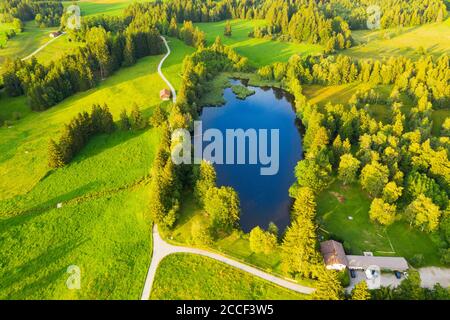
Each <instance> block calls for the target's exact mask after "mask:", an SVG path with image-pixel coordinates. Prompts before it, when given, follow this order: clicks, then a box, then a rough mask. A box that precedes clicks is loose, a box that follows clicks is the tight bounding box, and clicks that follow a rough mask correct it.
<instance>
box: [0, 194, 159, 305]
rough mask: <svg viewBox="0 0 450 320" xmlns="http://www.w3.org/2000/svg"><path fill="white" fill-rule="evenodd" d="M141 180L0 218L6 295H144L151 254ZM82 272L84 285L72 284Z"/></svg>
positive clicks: (1, 279) (0, 294)
mask: <svg viewBox="0 0 450 320" xmlns="http://www.w3.org/2000/svg"><path fill="white" fill-rule="evenodd" d="M147 199H148V190H147V188H145V187H140V188H138V189H134V190H133V192H131V191H128V190H127V191H122V192H119V193H116V194H110V195H108V196H103V197H101V198H98V199H96V198H94V199H89V200H86V201H85V202H81V203H74V204H69V205H67V206H66V205H65V206H64V207H63V208H61V209H51V210H45V211H35V212H33V213H29V214H26V215H21V216H17V217H6V218H4V217H2V218H0V238H1V239H2V241H0V261H1V270H2V272H1V273H0V283H1V286H0V299H139V298H140V294H141V291H142V286H143V283H144V280H145V276H146V269H147V267H148V264H149V261H150V253H151V232H150V230H151V225H150V221H148V219H147V218H146V217H145V214H144V213H145V211H146V205H147V203H148V202H147ZM71 265H76V266H78V267H79V268H80V271H81V274H80V275H81V278H80V280H81V287H80V290H69V289H68V288H67V286H66V281H67V280H68V278H69V276H70V274H68V273H67V272H66V271H67V268H68V267H69V266H71Z"/></svg>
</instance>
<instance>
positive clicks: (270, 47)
mask: <svg viewBox="0 0 450 320" xmlns="http://www.w3.org/2000/svg"><path fill="white" fill-rule="evenodd" d="M230 22H231V27H232V34H231V37H225V36H224V35H223V32H224V28H225V24H226V21H220V22H208V23H196V24H195V25H196V26H197V27H199V28H200V29H201V30H202V31H204V32H205V33H206V41H207V42H208V44H212V43H213V42H214V40H215V39H216V37H217V36H220V37H221V38H222V42H223V44H225V45H228V46H230V47H232V48H234V49H235V50H236V52H237V53H239V54H240V55H243V56H245V57H247V58H248V59H249V61H250V62H251V63H252V64H253V65H254V66H256V67H260V66H263V65H267V64H270V63H273V62H277V61H280V62H285V61H287V60H288V59H289V58H290V57H291V56H292V55H294V54H301V55H308V54H317V53H320V52H321V51H322V49H323V48H322V46H320V45H314V44H307V43H291V42H281V41H273V40H269V39H258V38H250V37H249V36H248V33H249V32H250V31H252V30H253V28H254V27H255V26H261V25H264V24H265V22H264V21H263V20H251V21H250V20H231V21H230Z"/></svg>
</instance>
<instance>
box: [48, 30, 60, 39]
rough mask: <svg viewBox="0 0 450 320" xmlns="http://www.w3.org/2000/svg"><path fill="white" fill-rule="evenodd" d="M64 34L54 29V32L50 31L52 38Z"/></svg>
mask: <svg viewBox="0 0 450 320" xmlns="http://www.w3.org/2000/svg"><path fill="white" fill-rule="evenodd" d="M61 34H62V32H61V31H54V32H50V35H49V36H50V38H56V37H59V36H60V35H61Z"/></svg>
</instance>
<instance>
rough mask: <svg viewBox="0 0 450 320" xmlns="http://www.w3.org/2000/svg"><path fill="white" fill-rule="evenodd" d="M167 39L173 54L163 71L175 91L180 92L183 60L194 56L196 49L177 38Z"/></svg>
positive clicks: (165, 63)
mask: <svg viewBox="0 0 450 320" xmlns="http://www.w3.org/2000/svg"><path fill="white" fill-rule="evenodd" d="M166 39H167V42H168V44H169V47H170V50H171V54H170V55H169V56H168V57H167V59H166V60H165V61H164V64H163V65H162V68H161V70H162V72H163V74H164V75H165V76H166V78H167V79H168V80H169V81H170V83H172V85H173V86H174V88H175V90H179V89H180V87H181V83H182V77H181V70H182V65H183V59H184V57H185V56H187V55H190V54H192V53H193V52H194V51H195V49H194V48H193V47H189V46H187V45H186V44H184V42H183V41H181V40H179V39H177V38H170V37H166Z"/></svg>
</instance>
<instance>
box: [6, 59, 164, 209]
mask: <svg viewBox="0 0 450 320" xmlns="http://www.w3.org/2000/svg"><path fill="white" fill-rule="evenodd" d="M160 59H161V56H152V57H146V58H143V59H141V60H139V61H138V63H137V64H136V65H134V66H132V67H129V68H123V69H121V70H119V71H118V72H116V73H115V74H114V75H112V76H111V77H109V78H107V79H106V80H104V81H102V82H101V83H100V84H99V85H98V86H97V87H96V88H94V89H91V90H89V91H86V92H81V93H78V94H76V95H74V96H71V97H69V98H68V99H66V100H64V101H63V102H61V103H60V104H58V105H57V106H55V107H52V108H50V109H49V110H47V111H45V112H32V113H30V114H29V115H27V116H26V117H24V118H23V119H21V120H18V121H15V122H13V123H12V124H11V125H10V126H7V127H2V128H0V135H1V136H2V144H1V145H0V172H1V179H0V200H1V199H6V198H10V197H12V196H15V195H18V194H24V193H27V192H29V191H30V190H31V189H32V188H33V187H34V186H35V185H36V184H37V183H38V182H39V181H40V180H41V179H43V178H44V177H45V176H46V174H47V172H48V168H47V144H48V141H49V139H50V138H57V137H58V136H59V134H60V132H61V130H62V129H63V127H64V124H65V123H68V122H69V121H70V120H71V119H72V118H73V117H74V116H76V114H77V113H79V112H80V111H88V110H90V109H91V107H92V104H94V103H98V104H105V103H106V104H107V105H108V107H109V108H110V110H111V112H112V114H113V116H114V117H115V119H118V117H119V114H120V112H121V110H122V109H128V110H131V107H132V104H133V103H136V104H137V105H138V106H139V107H140V108H141V109H142V111H143V112H144V114H145V115H147V116H150V114H151V113H152V108H153V107H154V106H156V105H157V104H159V103H160V100H159V90H161V89H162V88H163V87H165V84H164V83H163V81H162V80H161V78H160V77H159V75H158V73H157V72H156V71H157V65H158V63H159V61H160ZM24 103H26V100H25V98H23V97H19V98H5V99H3V100H2V107H3V106H5V108H6V109H9V110H12V109H13V107H12V106H11V105H14V104H16V105H17V104H24ZM22 108H25V107H22ZM151 146H152V147H154V144H153V143H152V144H151Z"/></svg>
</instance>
